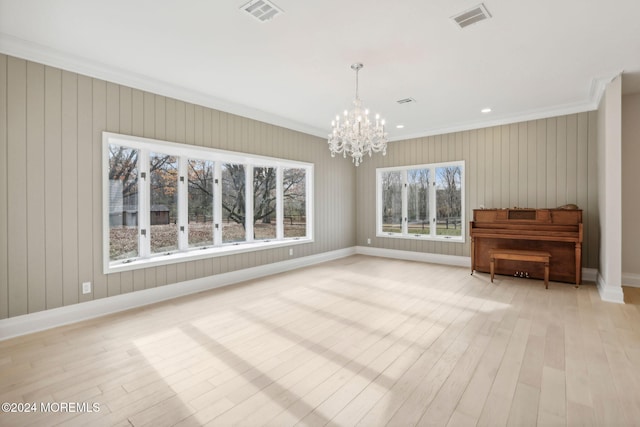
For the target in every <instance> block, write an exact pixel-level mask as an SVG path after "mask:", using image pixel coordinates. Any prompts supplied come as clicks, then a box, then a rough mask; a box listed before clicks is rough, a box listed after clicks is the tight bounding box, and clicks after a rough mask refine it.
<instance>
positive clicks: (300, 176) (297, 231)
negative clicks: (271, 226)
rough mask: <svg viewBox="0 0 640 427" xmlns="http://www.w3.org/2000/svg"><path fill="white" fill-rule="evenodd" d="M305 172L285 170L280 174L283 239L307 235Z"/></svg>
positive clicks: (301, 170)
mask: <svg viewBox="0 0 640 427" xmlns="http://www.w3.org/2000/svg"><path fill="white" fill-rule="evenodd" d="M306 182H307V179H306V171H305V170H304V169H297V168H295V169H294V168H285V169H284V170H283V173H282V193H283V194H282V199H283V200H282V201H283V204H284V205H283V213H284V224H283V225H284V237H304V236H306V235H307V212H306V210H307V198H306V193H307V189H306Z"/></svg>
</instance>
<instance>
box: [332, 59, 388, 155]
mask: <svg viewBox="0 0 640 427" xmlns="http://www.w3.org/2000/svg"><path fill="white" fill-rule="evenodd" d="M362 67H363V65H362V64H360V63H357V64H353V65H352V66H351V69H352V70H354V71H355V72H356V98H355V99H354V100H353V105H354V108H353V109H352V110H351V111H347V110H345V111H344V115H343V118H342V120H340V115H337V116H336V119H335V120H333V121H332V122H331V127H332V131H331V133H330V134H329V141H328V142H329V150H330V151H331V157H335V156H336V154H340V153H342V156H343V157H344V158H346V157H347V155H349V156H351V159H352V160H353V163H354V164H355V165H356V166H358V165H359V164H360V163H362V160H363V157H364V155H365V154H369V157H371V154H372V153H379V152H382V155H383V156H384V155H386V154H387V134H386V133H385V132H384V120H381V119H380V115H379V114H376V118H375V122H372V121H371V120H369V110H367V109H366V108H363V107H362V101H361V100H360V97H359V96H358V71H360V69H361V68H362Z"/></svg>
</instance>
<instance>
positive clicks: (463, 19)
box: [451, 3, 491, 28]
mask: <svg viewBox="0 0 640 427" xmlns="http://www.w3.org/2000/svg"><path fill="white" fill-rule="evenodd" d="M489 18H491V14H490V13H489V11H488V10H487V7H486V6H485V5H484V4H483V3H480V4H479V5H477V6H475V7H473V8H471V9H469V10H467V11H464V12H462V13H460V14H458V15H456V16H452V17H451V19H453V20H454V21H455V23H456V24H458V26H459V27H460V28H465V27H468V26H469V25H471V24H475V23H476V22H480V21H484V20H485V19H489Z"/></svg>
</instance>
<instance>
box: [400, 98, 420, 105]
mask: <svg viewBox="0 0 640 427" xmlns="http://www.w3.org/2000/svg"><path fill="white" fill-rule="evenodd" d="M396 102H397V103H398V104H409V103H411V102H416V100H415V99H413V98H404V99H398V100H397V101H396Z"/></svg>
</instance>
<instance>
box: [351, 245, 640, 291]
mask: <svg viewBox="0 0 640 427" xmlns="http://www.w3.org/2000/svg"><path fill="white" fill-rule="evenodd" d="M356 253H359V254H362V255H370V256H379V257H384V258H397V259H406V260H410V261H422V262H430V263H433V264H446V265H454V266H457V267H467V268H471V258H470V257H465V256H457V255H441V254H430V253H424V252H411V251H400V250H395V249H381V248H372V247H369V246H356ZM597 277H598V270H596V269H595V268H583V269H582V280H583V281H587V282H596V280H597ZM638 279H639V281H638V282H639V284H638V287H640V276H638Z"/></svg>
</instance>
